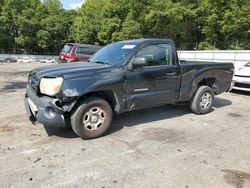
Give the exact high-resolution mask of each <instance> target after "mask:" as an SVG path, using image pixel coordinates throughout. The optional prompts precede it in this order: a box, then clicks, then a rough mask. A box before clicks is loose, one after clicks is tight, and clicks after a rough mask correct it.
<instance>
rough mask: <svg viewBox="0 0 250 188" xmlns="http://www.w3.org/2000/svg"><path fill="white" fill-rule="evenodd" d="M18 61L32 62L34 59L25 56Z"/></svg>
mask: <svg viewBox="0 0 250 188" xmlns="http://www.w3.org/2000/svg"><path fill="white" fill-rule="evenodd" d="M17 62H18V63H31V62H32V59H30V58H28V57H25V58H21V59H18V60H17Z"/></svg>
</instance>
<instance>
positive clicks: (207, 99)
mask: <svg viewBox="0 0 250 188" xmlns="http://www.w3.org/2000/svg"><path fill="white" fill-rule="evenodd" d="M211 103H212V95H211V94H210V93H208V92H206V93H204V94H203V95H202V96H201V100H200V107H201V109H202V110H206V109H208V108H209V107H210V105H211Z"/></svg>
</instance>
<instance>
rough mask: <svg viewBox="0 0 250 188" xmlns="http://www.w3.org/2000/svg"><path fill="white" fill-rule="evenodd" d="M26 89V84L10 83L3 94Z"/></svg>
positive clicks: (3, 90) (2, 90)
mask: <svg viewBox="0 0 250 188" xmlns="http://www.w3.org/2000/svg"><path fill="white" fill-rule="evenodd" d="M25 87H26V82H9V84H8V85H5V86H4V88H3V89H1V92H13V91H15V90H16V89H24V88H25Z"/></svg>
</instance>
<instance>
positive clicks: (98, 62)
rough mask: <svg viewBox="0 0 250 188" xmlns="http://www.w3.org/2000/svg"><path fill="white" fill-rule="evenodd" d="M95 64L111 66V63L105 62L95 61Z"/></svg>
mask: <svg viewBox="0 0 250 188" xmlns="http://www.w3.org/2000/svg"><path fill="white" fill-rule="evenodd" d="M94 63H97V64H103V65H109V63H107V62H103V61H94Z"/></svg>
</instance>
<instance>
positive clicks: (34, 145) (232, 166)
mask: <svg viewBox="0 0 250 188" xmlns="http://www.w3.org/2000/svg"><path fill="white" fill-rule="evenodd" d="M39 66H45V65H44V64H39V63H31V64H18V63H16V64H5V63H0V101H1V104H2V108H0V187H99V188H108V187H117V188H118V187H119V188H120V187H137V188H139V187H149V188H152V187H164V188H165V187H170V188H173V187H174V188H179V187H180V188H196V187H205V188H208V187H212V188H220V187H222V188H225V187H226V188H227V187H228V188H247V187H250V123H249V122H250V117H249V112H250V105H249V104H250V97H249V96H250V95H249V94H248V93H242V92H231V93H224V94H221V95H219V96H217V97H216V100H215V107H214V111H213V112H211V113H209V114H207V115H202V116H197V115H195V114H192V113H191V112H190V110H189V108H188V107H186V106H163V107H159V108H153V109H148V110H141V111H136V112H131V113H126V114H122V115H120V116H116V117H115V119H114V121H113V125H112V128H111V129H110V130H109V131H108V133H107V134H106V135H105V136H104V137H101V138H98V139H94V140H87V141H86V140H82V139H80V138H78V137H77V136H76V135H75V134H74V133H73V132H72V130H71V129H69V128H68V129H66V128H65V129H60V130H51V129H47V130H45V129H44V127H43V126H42V125H41V124H38V125H35V126H34V125H32V124H31V123H30V122H29V121H28V120H27V117H26V114H25V111H24V105H23V97H24V93H25V89H24V87H25V82H26V78H27V74H28V71H29V70H31V69H33V68H36V67H39Z"/></svg>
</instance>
